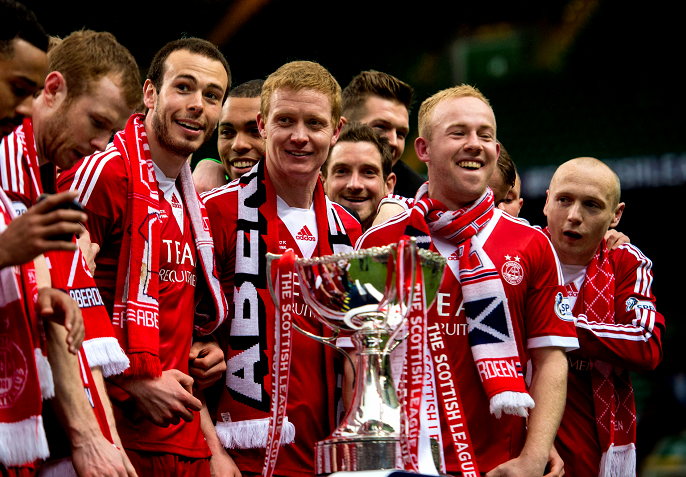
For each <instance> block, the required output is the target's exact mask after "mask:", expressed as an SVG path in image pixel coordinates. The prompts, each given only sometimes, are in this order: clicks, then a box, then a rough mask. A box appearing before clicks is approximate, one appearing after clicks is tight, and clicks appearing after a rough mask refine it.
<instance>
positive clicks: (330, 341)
mask: <svg viewBox="0 0 686 477" xmlns="http://www.w3.org/2000/svg"><path fill="white" fill-rule="evenodd" d="M293 328H295V330H296V331H298V332H300V333H301V334H303V335H305V336H307V337H308V338H312V339H313V340H315V341H319V342H320V343H322V344H325V345H326V346H328V347H330V348H333V349H335V350H336V351H340V352H341V353H343V356H345V357H346V359H347V360H348V362H349V363H350V367H351V368H352V370H353V383H355V382H357V371H356V370H355V363H353V359H352V358H351V357H350V355H349V354H348V352H347V351H346V350H344V349H343V348H341V347H340V346H336V345H335V344H334V343H335V342H336V340H337V339H338V334H339V330H337V329H334V330H333V336H330V337H328V338H326V337H324V336H319V335H315V334H314V333H310V332H309V331H305V330H303V329H302V328H300V327H299V326H298V325H296V324H295V323H293Z"/></svg>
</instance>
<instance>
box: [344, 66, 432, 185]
mask: <svg viewBox="0 0 686 477" xmlns="http://www.w3.org/2000/svg"><path fill="white" fill-rule="evenodd" d="M412 95H413V90H412V87H411V86H410V85H408V84H407V83H404V82H402V81H400V80H399V79H398V78H395V77H394V76H391V75H389V74H386V73H382V72H380V71H374V70H370V71H363V72H361V73H360V74H359V75H357V76H355V77H354V78H353V79H352V81H351V82H350V84H348V86H346V87H345V89H344V90H343V94H342V98H343V116H344V117H345V118H346V119H347V120H348V121H358V122H360V123H364V124H368V125H369V126H371V127H372V128H373V129H374V130H375V131H377V132H378V133H379V134H380V135H382V136H385V137H386V138H387V139H388V142H389V144H390V146H391V150H392V151H393V173H395V175H396V184H395V193H396V194H398V195H401V196H403V197H409V198H412V197H414V195H415V193H416V192H417V189H419V187H420V186H421V185H422V184H423V183H424V182H425V179H424V178H423V177H422V176H420V175H419V174H417V172H415V171H414V170H413V169H412V168H410V167H409V166H408V165H407V164H405V163H404V162H402V161H400V156H402V154H403V151H404V150H405V140H406V139H407V135H408V134H409V132H410V119H409V111H410V106H411V105H412Z"/></svg>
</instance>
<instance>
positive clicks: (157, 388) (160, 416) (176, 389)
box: [118, 369, 202, 427]
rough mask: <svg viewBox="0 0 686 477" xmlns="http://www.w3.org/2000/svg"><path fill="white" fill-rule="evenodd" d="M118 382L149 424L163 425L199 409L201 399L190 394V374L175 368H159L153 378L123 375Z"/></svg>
mask: <svg viewBox="0 0 686 477" xmlns="http://www.w3.org/2000/svg"><path fill="white" fill-rule="evenodd" d="M118 384H119V385H120V386H122V387H123V388H124V390H125V391H126V392H128V393H129V394H130V395H131V397H132V398H133V399H134V401H135V402H136V408H137V410H138V411H139V412H140V413H141V414H142V415H143V416H145V417H146V418H148V419H149V420H150V421H152V423H153V424H156V425H158V426H160V427H167V426H169V424H178V423H179V422H181V419H183V420H184V421H186V422H191V421H192V420H193V413H192V412H191V411H200V409H201V408H202V403H201V402H200V401H199V400H198V399H197V398H196V397H195V396H193V394H192V393H193V378H191V377H190V376H188V375H186V374H184V373H182V372H181V371H179V370H178V369H169V370H167V371H162V376H160V377H159V378H153V379H125V378H122V379H121V380H119V382H118Z"/></svg>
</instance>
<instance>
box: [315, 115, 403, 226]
mask: <svg viewBox="0 0 686 477" xmlns="http://www.w3.org/2000/svg"><path fill="white" fill-rule="evenodd" d="M392 167H393V153H392V152H391V148H390V146H389V144H388V139H386V138H385V137H380V136H379V135H378V134H377V133H376V132H375V131H374V130H373V129H372V128H371V127H369V126H367V125H365V124H360V123H357V122H352V123H348V124H346V125H345V126H343V130H342V131H341V135H340V137H339V138H338V142H337V143H336V145H335V146H333V147H332V148H331V150H330V151H329V157H328V158H327V160H326V162H325V163H324V165H323V166H322V178H323V180H324V190H325V192H326V195H327V196H328V197H329V199H331V200H332V201H334V202H337V203H339V204H341V205H342V206H344V207H347V208H349V209H352V210H354V211H355V212H357V214H358V216H359V218H360V222H361V223H362V230H367V229H368V228H369V227H370V226H371V225H372V222H373V221H374V217H376V207H377V206H378V205H379V201H380V200H381V199H382V198H383V197H384V196H385V195H387V194H392V193H393V186H394V185H395V174H394V173H393V172H391V168H392Z"/></svg>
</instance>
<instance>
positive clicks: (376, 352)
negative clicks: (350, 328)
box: [316, 329, 403, 475]
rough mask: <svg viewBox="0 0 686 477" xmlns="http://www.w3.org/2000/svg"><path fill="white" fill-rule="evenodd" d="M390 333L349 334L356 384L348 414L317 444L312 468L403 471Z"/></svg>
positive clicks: (364, 331)
mask: <svg viewBox="0 0 686 477" xmlns="http://www.w3.org/2000/svg"><path fill="white" fill-rule="evenodd" d="M390 338H391V332H390V331H388V330H384V329H362V330H358V331H357V332H356V333H355V334H353V336H352V339H353V343H354V344H355V348H356V349H357V382H356V385H355V394H354V396H353V401H352V403H351V406H350V409H349V410H348V413H347V414H346V415H345V417H344V418H343V421H342V422H341V425H340V426H339V427H338V428H337V429H336V430H335V431H334V432H333V433H332V434H331V436H330V437H329V438H327V439H325V440H323V441H321V442H318V443H317V446H316V467H317V468H316V471H317V474H318V475H326V474H329V473H332V472H338V471H357V470H384V469H402V468H403V465H402V456H401V453H400V436H399V431H400V403H399V402H398V396H397V393H396V390H395V385H394V383H393V376H392V373H391V358H390V354H388V353H384V351H383V350H384V349H385V348H386V344H387V342H388V340H389V339H390Z"/></svg>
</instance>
